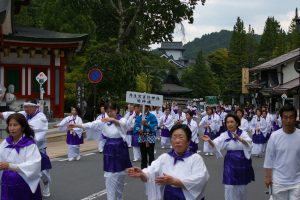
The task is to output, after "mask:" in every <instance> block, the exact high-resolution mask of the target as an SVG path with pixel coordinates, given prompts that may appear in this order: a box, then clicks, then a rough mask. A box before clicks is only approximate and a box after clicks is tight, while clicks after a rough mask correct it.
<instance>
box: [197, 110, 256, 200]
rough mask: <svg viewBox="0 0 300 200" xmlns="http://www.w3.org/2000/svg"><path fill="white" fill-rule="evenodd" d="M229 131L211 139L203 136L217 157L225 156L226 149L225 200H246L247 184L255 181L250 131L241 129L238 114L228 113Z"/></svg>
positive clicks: (227, 125)
mask: <svg viewBox="0 0 300 200" xmlns="http://www.w3.org/2000/svg"><path fill="white" fill-rule="evenodd" d="M225 123H226V128H227V130H228V131H226V132H223V133H222V134H221V135H220V136H219V137H217V138H216V139H214V140H211V139H210V138H209V136H207V135H204V136H202V138H201V139H202V140H203V141H206V142H208V143H209V144H210V146H211V147H213V149H214V151H215V153H216V155H217V157H223V156H222V153H221V150H223V149H226V150H227V153H226V156H225V158H224V171H223V184H224V185H225V200H246V199H247V194H246V193H247V190H246V189H247V184H249V183H250V182H251V181H254V171H253V168H252V161H251V147H252V142H251V138H250V137H249V135H248V133H246V132H245V131H243V130H241V129H239V128H238V127H239V126H240V120H239V118H238V117H237V116H236V115H233V114H228V115H227V116H226V118H225Z"/></svg>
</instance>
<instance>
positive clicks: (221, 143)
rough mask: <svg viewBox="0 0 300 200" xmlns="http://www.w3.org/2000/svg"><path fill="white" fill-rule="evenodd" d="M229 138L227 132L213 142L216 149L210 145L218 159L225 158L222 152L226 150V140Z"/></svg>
mask: <svg viewBox="0 0 300 200" xmlns="http://www.w3.org/2000/svg"><path fill="white" fill-rule="evenodd" d="M227 138H228V137H227V132H224V133H221V135H220V136H219V137H217V138H215V139H214V140H213V143H214V145H215V147H214V148H213V147H211V146H210V145H209V147H210V148H212V149H213V150H214V152H215V153H216V157H217V158H222V157H223V154H222V152H221V151H222V150H223V149H224V148H225V140H226V139H227Z"/></svg>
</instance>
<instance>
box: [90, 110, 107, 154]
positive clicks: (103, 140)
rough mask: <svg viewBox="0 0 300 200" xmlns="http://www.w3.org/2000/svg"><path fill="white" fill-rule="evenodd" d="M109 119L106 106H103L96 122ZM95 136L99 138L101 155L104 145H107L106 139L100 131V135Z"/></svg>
mask: <svg viewBox="0 0 300 200" xmlns="http://www.w3.org/2000/svg"><path fill="white" fill-rule="evenodd" d="M107 117H108V115H107V113H106V112H105V108H104V106H101V107H100V115H99V116H98V117H97V118H96V121H97V120H99V121H101V120H102V119H104V118H107ZM95 136H97V137H98V151H99V153H102V152H103V148H104V145H105V141H106V140H105V137H104V136H103V134H102V133H101V132H100V131H98V134H96V135H95ZM91 139H92V138H91Z"/></svg>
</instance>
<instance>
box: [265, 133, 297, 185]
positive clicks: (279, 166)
mask: <svg viewBox="0 0 300 200" xmlns="http://www.w3.org/2000/svg"><path fill="white" fill-rule="evenodd" d="M264 168H272V169H273V182H274V183H276V184H281V185H293V184H299V183H300V130H299V129H296V130H295V132H294V133H292V134H287V133H285V132H284V131H283V129H279V130H277V131H275V132H273V133H272V135H271V137H270V139H269V141H268V144H267V149H266V155H265V162H264Z"/></svg>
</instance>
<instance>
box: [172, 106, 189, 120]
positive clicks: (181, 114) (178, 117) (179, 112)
mask: <svg viewBox="0 0 300 200" xmlns="http://www.w3.org/2000/svg"><path fill="white" fill-rule="evenodd" d="M185 120H186V116H185V113H184V112H182V108H181V107H180V106H179V107H178V110H177V114H176V115H175V119H174V124H178V123H179V124H182V123H183V122H184V121H185Z"/></svg>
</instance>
